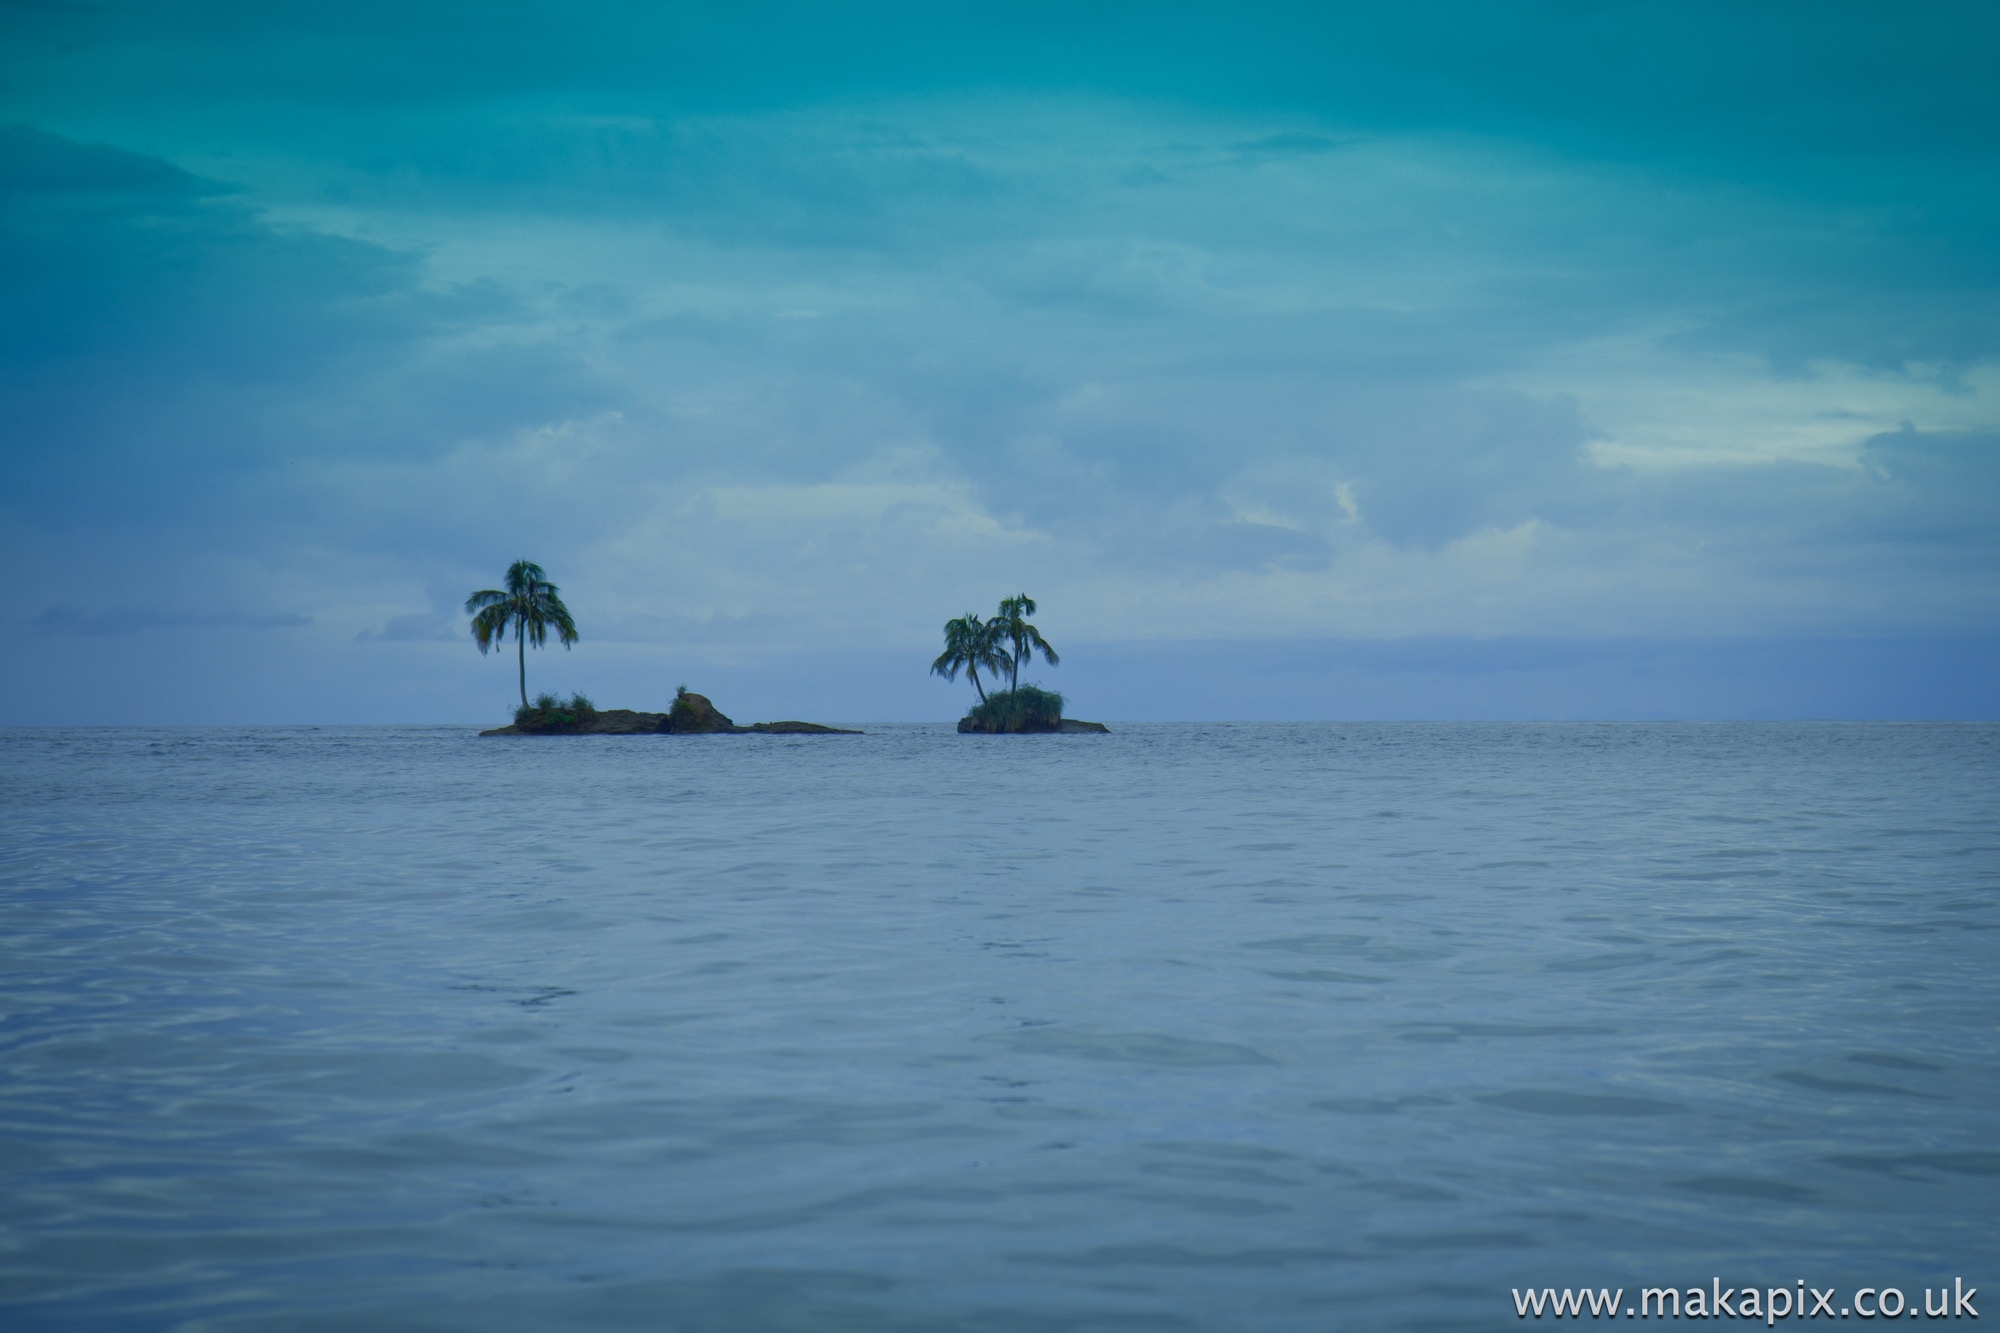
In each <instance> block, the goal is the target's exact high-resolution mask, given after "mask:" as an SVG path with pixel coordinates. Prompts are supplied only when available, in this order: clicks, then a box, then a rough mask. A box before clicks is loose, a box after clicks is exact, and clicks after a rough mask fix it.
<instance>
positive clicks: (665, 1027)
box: [0, 723, 2000, 1333]
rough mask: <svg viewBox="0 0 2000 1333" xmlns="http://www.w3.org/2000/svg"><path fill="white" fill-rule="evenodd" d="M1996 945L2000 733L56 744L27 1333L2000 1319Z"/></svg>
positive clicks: (14, 1289)
mask: <svg viewBox="0 0 2000 1333" xmlns="http://www.w3.org/2000/svg"><path fill="white" fill-rule="evenodd" d="M1996 927H2000V727H1996V726H1989V725H1957V724H1951V725H1942V724H1941V725H1891V724H1883V725H1872V724H1846V723H1826V724H1805V723H1800V724H1790V723H1788V724H1769V725H1765V724H1745V723H1730V724H1715V725H1695V724H1656V725H1654V724H1585V723H1575V724H1561V725H1517V724H1431V725H1419V724H1389V723H1381V724H1365V725H1362V724H1354V725H1346V724H1333V723H1322V724H1309V725H1307V724H1301V725H1280V724H1243V725H1117V726H1114V731H1113V734H1112V735H1109V736H1102V737H1097V736H1031V737H962V736H958V735H956V734H954V733H953V732H952V731H951V729H950V728H949V727H947V726H929V725H922V726H919V725H910V726H884V727H871V728H870V729H869V731H868V734H866V735H863V736H824V737H774V736H714V737H703V736H696V737H591V738H554V739H551V738H544V739H481V738H479V737H478V736H476V735H475V734H474V732H473V730H472V729H469V728H459V727H438V728H346V729H342V728H327V729H310V728H299V729H284V728H246V729H227V728H218V729H205V730H197V729H180V730H113V729H101V730H90V729H79V730H20V731H11V732H6V733H0V1042H4V1059H0V1327H6V1328H8V1329H76V1330H82V1329H90V1330H104V1329H116V1330H125V1329H148V1330H150V1329H162V1330H164V1329H189V1330H192V1329H202V1330H252V1329H256V1330H266V1329H270V1330H275V1329H285V1330H317V1329H369V1330H390V1329H425V1330H461V1329H463V1330H475V1329H476V1330H514V1329H520V1330H543V1329H592V1330H596V1329H611V1330H619V1329H635V1330H636V1329H647V1330H653V1329H670V1330H702V1331H707V1330H714V1331H715V1333H761V1331H762V1330H855V1331H856V1333H860V1331H862V1330H867V1331H871V1333H872V1331H878V1330H887V1331H895V1333H900V1331H906V1330H967V1331H969V1333H999V1331H1001V1330H1009V1331H1012V1330H1022V1331H1024V1333H1025V1331H1028V1330H1033V1331H1034V1333H1082V1331H1084V1330H1121V1331H1123V1330H1142V1329H1160V1330H1328V1329H1461V1328H1463V1329H1484V1328H1502V1327H1508V1328H1513V1327H1520V1326H1523V1325H1524V1324H1530V1325H1532V1324H1537V1323H1540V1322H1545V1321H1544V1320H1540V1319H1538V1318H1536V1317H1535V1316H1533V1315H1529V1316H1527V1317H1525V1318H1524V1317H1522V1316H1521V1315H1519V1314H1517V1309H1516V1304H1515V1293H1517V1292H1518V1291H1521V1290H1526V1289H1536V1290H1540V1289H1553V1290H1558V1291H1561V1290H1566V1289H1570V1288H1584V1287H1588V1288H1591V1289H1599V1288H1603V1289H1614V1288H1623V1289H1625V1294H1624V1298H1623V1304H1624V1305H1625V1306H1627V1307H1630V1306H1633V1305H1634V1304H1635V1303H1636V1301H1637V1299H1638V1292H1639V1290H1640V1289H1641V1288H1653V1287H1667V1286H1672V1287H1675V1288H1676V1289H1682V1290H1684V1289H1689V1288H1694V1287H1697V1286H1699V1287H1700V1288H1701V1289H1702V1290H1703V1291H1704V1292H1706V1291H1708V1290H1709V1288H1710V1284H1711V1281H1712V1280H1713V1281H1714V1282H1715V1283H1716V1288H1717V1289H1718V1290H1720V1289H1727V1288H1736V1289H1741V1288H1745V1287H1749V1288H1752V1289H1761V1291H1762V1295H1761V1296H1760V1300H1761V1301H1762V1302H1763V1303H1764V1304H1765V1305H1768V1304H1770V1303H1771V1301H1772V1297H1771V1295H1770V1292H1771V1291H1772V1290H1774V1289H1776V1288H1780V1287H1782V1288H1784V1289H1785V1290H1786V1295H1787V1299H1788V1301H1789V1299H1790V1294H1791V1292H1792V1291H1793V1290H1794V1289H1795V1288H1796V1289H1798V1290H1800V1291H1801V1292H1803V1290H1804V1289H1805V1288H1808V1287H1809V1288H1812V1289H1815V1290H1818V1289H1827V1290H1833V1291H1837V1293H1838V1294H1837V1295H1836V1296H1834V1297H1833V1298H1831V1299H1832V1300H1833V1301H1834V1303H1835V1304H1834V1306H1833V1308H1845V1307H1846V1306H1847V1305H1848V1304H1849V1303H1850V1302H1851V1301H1852V1300H1854V1299H1855V1298H1856V1293H1857V1292H1858V1291H1860V1290H1861V1289H1863V1288H1868V1287H1872V1288H1874V1289H1876V1291H1877V1292H1878V1293H1883V1294H1886V1293H1885V1289H1887V1288H1895V1289H1896V1290H1897V1291H1898V1292H1899V1294H1901V1295H1903V1296H1905V1297H1907V1299H1909V1300H1911V1301H1915V1302H1917V1303H1918V1304H1919V1305H1920V1304H1921V1298H1920V1297H1919V1296H1918V1293H1919V1292H1923V1293H1929V1292H1930V1291H1933V1290H1936V1289H1939V1288H1941V1287H1942V1288H1950V1287H1952V1285H1953V1282H1954V1280H1957V1281H1959V1282H1960V1283H1961V1284H1962V1286H1961V1290H1962V1288H1963V1287H1971V1286H1979V1287H1981V1288H1982V1289H1983V1291H1982V1294H1981V1295H1980V1296H1978V1297H1977V1298H1976V1301H1977V1302H1979V1303H1980V1304H1979V1306H1978V1308H1979V1309H1981V1311H1982V1312H1983V1313H1986V1315H1987V1317H1988V1318H1989V1319H1990V1318H1993V1317H1994V1314H1993V1311H1994V1308H1995V1307H1996V1306H2000V1262H1996V1260H2000V1240H1996V1237H1995V1227H1994V1221H1995V1219H1996V1216H2000V966H1996V963H2000V948H1996V946H2000V935H1996V934H1995V930H1996ZM1988 1284H1991V1285H1990V1286H1989V1285H1988ZM1738 1299H1739V1301H1740V1297H1739V1298H1738ZM1867 1299H1875V1297H1869V1298H1867ZM1735 1308H1738V1309H1739V1310H1740V1305H1739V1306H1738V1307H1735ZM1760 1308H1762V1307H1761V1306H1760ZM1572 1322H1577V1321H1574V1320H1573V1321H1572ZM1958 1322H1960V1323H1964V1322H1967V1321H1966V1320H1965V1319H1963V1318H1960V1319H1959V1321H1958Z"/></svg>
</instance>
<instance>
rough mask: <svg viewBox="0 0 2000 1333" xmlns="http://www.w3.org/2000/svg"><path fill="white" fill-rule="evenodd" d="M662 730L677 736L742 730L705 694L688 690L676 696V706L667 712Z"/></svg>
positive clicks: (661, 725)
mask: <svg viewBox="0 0 2000 1333" xmlns="http://www.w3.org/2000/svg"><path fill="white" fill-rule="evenodd" d="M660 730H661V731H665V732H671V733H672V734H674V735H676V736H699V735H707V734H711V733H714V732H718V731H741V730H743V728H742V727H739V726H737V725H736V724H735V723H734V722H731V721H730V720H729V719H728V718H726V717H724V716H723V715H722V713H721V712H720V711H719V710H718V709H717V708H716V706H715V705H714V704H712V703H710V702H709V700H708V696H707V695H705V694H690V693H688V692H687V691H686V690H682V691H680V692H679V693H678V694H676V695H675V696H674V706H673V708H672V710H670V711H669V712H668V713H667V718H666V721H665V722H663V723H661V724H660Z"/></svg>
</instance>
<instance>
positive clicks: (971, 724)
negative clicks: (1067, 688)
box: [960, 685, 1063, 733]
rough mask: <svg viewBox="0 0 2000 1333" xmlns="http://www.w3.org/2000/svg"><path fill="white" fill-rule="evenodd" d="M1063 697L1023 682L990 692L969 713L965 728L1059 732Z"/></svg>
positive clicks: (985, 730) (966, 717)
mask: <svg viewBox="0 0 2000 1333" xmlns="http://www.w3.org/2000/svg"><path fill="white" fill-rule="evenodd" d="M1062 710H1063V697H1062V696H1061V695H1060V694H1057V693H1056V692H1055V691H1054V690H1044V689H1039V688H1037V687H1036V686H1033V685H1023V686H1021V687H1020V688H1018V689H1012V690H1002V691H999V692H998V693H995V694H989V695H987V696H986V698H985V700H984V701H982V702H980V703H978V704H975V705H973V708H972V711H971V712H969V713H967V714H966V715H965V723H964V724H962V725H961V728H960V729H961V730H965V731H984V732H995V733H1000V732H1020V731H1058V730H1060V729H1061V728H1062Z"/></svg>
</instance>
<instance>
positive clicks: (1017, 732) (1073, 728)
mask: <svg viewBox="0 0 2000 1333" xmlns="http://www.w3.org/2000/svg"><path fill="white" fill-rule="evenodd" d="M958 734H959V735H961V736H1038V735H1039V736H1052V735H1057V734H1061V735H1064V736H1109V735H1110V734H1111V728H1109V727H1107V726H1105V725H1104V724H1103V723H1102V722H1085V721H1082V720H1081V719H1079V718H1074V717H1066V718H1064V719H1063V720H1062V721H1060V722H1058V723H1056V724H1055V725H1054V726H1052V727H1035V726H1022V727H1016V728H1013V729H1010V730H1007V731H996V730H994V729H993V728H991V727H982V726H980V725H979V723H978V722H977V721H976V720H974V719H973V718H969V717H962V718H960V719H959V720H958Z"/></svg>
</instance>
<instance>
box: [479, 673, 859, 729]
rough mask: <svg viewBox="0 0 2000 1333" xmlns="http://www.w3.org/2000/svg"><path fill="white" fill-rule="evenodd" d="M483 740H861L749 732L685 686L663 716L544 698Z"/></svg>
mask: <svg viewBox="0 0 2000 1333" xmlns="http://www.w3.org/2000/svg"><path fill="white" fill-rule="evenodd" d="M479 734H480V735H482V736H859V735H861V733H860V732H858V731H849V730H846V729H843V728H841V727H823V726H821V725H820V724H819V723H817V722H753V723H751V724H750V725H749V726H747V727H743V726H738V725H737V724H736V723H734V722H732V721H730V720H729V718H728V717H726V716H725V715H724V714H723V713H721V712H720V711H718V710H717V708H716V706H715V705H714V704H713V703H711V702H709V699H708V697H707V696H706V695H701V694H695V693H693V692H691V691H690V690H689V689H688V687H687V686H685V685H683V686H681V687H680V688H679V689H678V690H676V691H674V706H673V707H672V708H670V709H668V710H667V711H666V712H664V713H644V712H638V711H635V710H633V709H630V708H598V707H596V706H595V705H593V704H592V703H591V702H590V700H588V699H586V698H584V697H583V696H582V695H580V694H573V695H571V696H570V697H569V698H567V699H558V698H556V697H555V696H554V695H552V694H544V695H542V696H540V697H539V698H537V699H536V700H535V702H534V703H532V704H524V705H522V706H521V707H520V708H517V709H515V710H514V722H513V725H511V726H506V727H494V728H493V729H492V730H490V731H482V732H480V733H479Z"/></svg>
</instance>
